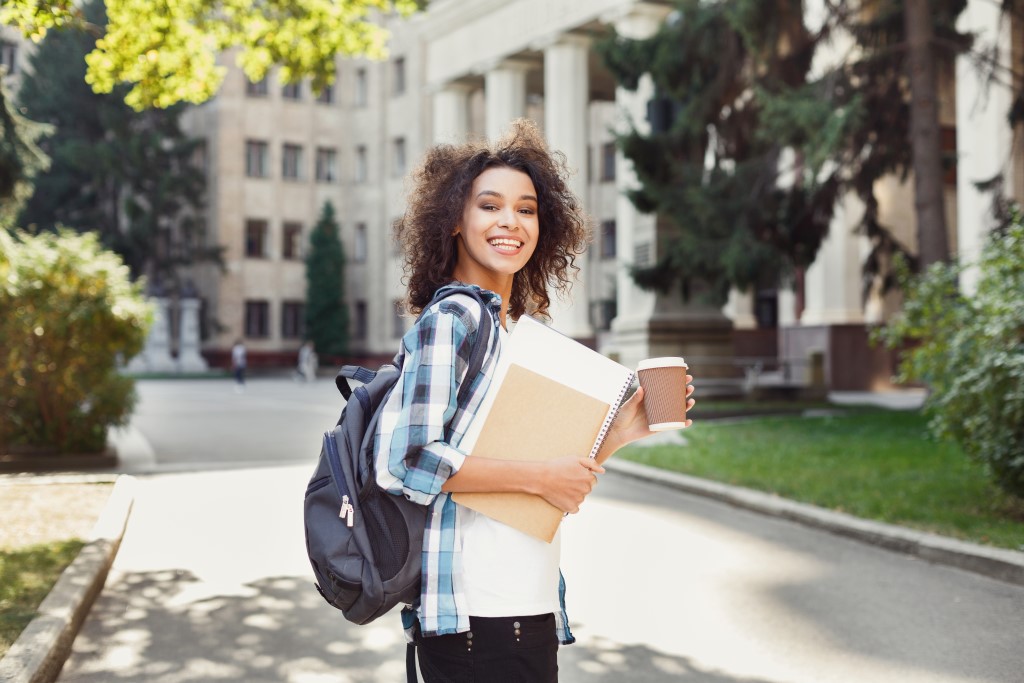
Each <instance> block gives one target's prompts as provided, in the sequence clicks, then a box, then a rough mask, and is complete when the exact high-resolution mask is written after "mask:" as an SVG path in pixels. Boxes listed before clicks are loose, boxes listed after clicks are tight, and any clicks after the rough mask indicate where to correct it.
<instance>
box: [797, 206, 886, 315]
mask: <svg viewBox="0 0 1024 683" xmlns="http://www.w3.org/2000/svg"><path fill="white" fill-rule="evenodd" d="M863 215H864V203H863V202H861V200H860V199H859V198H858V197H857V196H856V195H854V194H853V193H852V192H851V193H848V194H847V195H846V196H845V197H843V198H842V199H841V200H840V202H839V203H838V204H837V205H836V210H835V215H834V216H833V218H832V222H831V224H830V225H829V230H828V237H826V238H825V241H824V242H823V243H822V245H821V249H819V250H818V255H817V256H816V257H815V259H814V263H813V264H811V266H810V267H809V268H808V269H807V273H806V276H805V278H804V311H803V314H802V315H801V316H800V324H801V325H802V326H807V325H841V324H845V323H863V322H864V308H863V305H862V304H861V292H862V287H863V276H862V269H863V266H862V264H863V262H864V258H865V257H866V256H867V253H868V250H869V246H868V243H867V238H866V237H864V236H863V235H858V234H855V233H854V226H855V225H857V224H858V223H859V222H860V220H861V218H862V216H863Z"/></svg>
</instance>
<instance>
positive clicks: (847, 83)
mask: <svg viewBox="0 0 1024 683" xmlns="http://www.w3.org/2000/svg"><path fill="white" fill-rule="evenodd" d="M922 3H924V4H923V5H922ZM1013 4H1014V3H1013V2H1009V3H1007V7H1008V8H1009V9H1010V10H1011V11H1012V9H1013V8H1012V7H1010V6H1011V5H1013ZM965 5H966V2H965V0H930V2H929V1H928V0H912V2H910V3H909V4H906V5H905V4H904V2H903V0H881V1H879V2H876V3H871V4H870V5H864V4H861V3H851V2H842V1H840V2H833V3H825V6H824V7H825V10H826V12H825V19H824V21H823V23H821V25H820V26H819V25H814V26H811V25H809V24H808V16H809V15H808V13H807V11H806V8H805V6H804V3H803V2H801V1H800V0H778V1H777V2H761V1H760V0H714V1H710V2H709V1H706V0H677V2H676V12H675V14H674V16H673V18H672V19H671V20H670V21H668V22H666V24H665V25H664V26H663V27H662V28H661V30H660V31H659V32H658V33H657V34H656V35H655V36H653V37H652V38H650V39H647V40H640V41H631V40H625V39H622V38H621V37H618V36H611V37H610V38H608V39H607V40H605V41H603V42H601V43H600V44H599V46H598V49H599V51H600V52H601V54H602V56H603V57H604V59H605V61H606V63H607V64H608V66H609V68H610V69H611V71H612V72H613V73H614V74H615V75H616V77H617V78H618V80H619V81H620V83H621V84H622V85H624V86H625V87H627V88H632V89H635V88H636V87H637V85H638V83H639V79H640V78H641V76H642V75H643V74H645V73H649V74H650V76H651V79H652V80H653V82H654V84H655V88H656V93H657V99H656V100H655V101H654V102H652V107H651V114H652V117H651V118H652V122H653V125H652V129H653V130H652V132H651V133H650V134H649V135H643V134H640V133H638V132H637V131H636V130H635V129H634V130H633V131H631V132H629V133H627V134H625V135H623V136H621V137H620V139H619V143H620V145H621V147H622V149H623V152H624V154H625V155H626V157H628V158H629V159H630V160H631V161H632V162H633V163H634V165H635V167H636V169H637V174H638V177H639V180H640V184H641V187H640V188H639V189H638V190H637V191H636V192H633V193H632V195H631V198H632V200H633V202H634V204H635V205H636V206H637V207H638V208H639V209H640V210H641V211H645V212H657V213H658V214H659V216H661V217H663V218H664V219H665V220H667V221H670V222H671V224H672V225H673V226H674V228H675V231H674V233H673V238H672V239H671V241H670V243H669V244H668V245H667V249H666V250H665V253H664V255H663V256H662V257H661V258H660V260H659V262H658V263H656V264H654V266H652V267H649V268H643V269H636V270H635V272H634V274H635V277H636V280H637V282H638V283H639V284H641V285H643V286H648V287H656V288H661V289H666V288H668V287H669V286H672V285H673V284H675V283H680V282H681V283H682V284H683V287H684V291H688V290H689V288H688V284H689V283H690V282H691V281H693V280H702V281H704V282H707V283H709V285H710V288H711V293H712V295H713V298H714V299H716V300H717V301H724V298H725V296H726V294H727V292H728V289H729V286H731V285H737V286H739V287H741V288H745V287H748V286H750V285H754V284H758V283H759V280H761V281H766V282H765V283H766V284H767V283H774V282H777V281H778V279H779V278H780V277H785V276H786V275H787V274H788V273H790V272H792V271H794V270H796V269H800V268H803V267H806V266H807V265H809V264H810V263H812V262H813V260H814V258H815V255H816V253H817V250H818V248H819V247H820V245H821V242H822V240H823V238H824V236H825V235H826V234H827V230H828V226H829V223H830V220H831V217H832V214H833V209H834V207H835V204H836V202H837V201H838V200H839V199H840V198H841V197H842V196H844V195H845V194H846V193H847V192H853V193H855V194H856V195H857V196H859V197H860V199H861V200H862V201H863V202H864V205H865V207H866V211H865V213H864V215H863V218H862V220H861V222H860V225H859V229H860V230H861V231H863V232H864V233H865V234H866V235H867V236H868V237H869V238H870V240H871V242H872V245H873V252H872V254H871V256H870V257H869V259H868V260H867V262H866V264H865V268H866V270H867V271H868V272H869V273H873V274H877V273H882V274H884V275H888V274H889V270H888V267H887V264H888V263H889V262H890V260H891V257H892V255H893V254H894V253H900V252H902V253H904V254H905V255H906V256H909V250H908V249H907V248H906V246H905V245H902V244H900V243H899V242H898V241H897V240H896V239H895V238H894V237H893V234H892V231H891V230H890V229H889V228H888V227H887V226H884V225H882V223H881V222H880V220H879V206H878V201H877V199H876V198H875V194H874V189H875V184H876V181H878V180H879V179H880V178H883V177H885V176H887V175H890V174H894V175H896V176H902V177H906V176H907V175H908V174H909V173H910V172H911V171H914V173H915V179H916V182H917V186H918V187H917V189H918V198H919V200H920V205H919V207H918V208H919V212H918V216H919V221H918V224H919V229H920V230H921V231H922V232H921V234H920V237H919V240H918V241H919V243H920V244H921V245H922V247H923V248H924V249H923V251H922V254H921V256H922V259H923V260H924V261H926V262H931V261H934V260H936V259H944V258H947V257H948V253H947V251H948V249H947V247H945V246H943V245H944V244H945V223H944V219H943V217H942V203H941V202H938V201H936V200H935V194H936V193H935V188H936V187H938V192H939V195H938V196H940V197H941V189H942V173H943V170H944V168H943V167H942V163H944V161H946V160H942V159H941V157H940V154H939V149H938V133H939V130H938V126H937V120H936V116H937V114H936V111H935V107H934V102H935V83H934V73H931V74H929V73H922V72H928V69H927V68H925V67H932V68H933V67H934V62H935V61H936V60H937V59H945V60H952V59H954V58H955V57H956V56H957V55H959V54H962V53H963V52H964V51H967V50H970V49H971V48H972V45H971V36H967V35H963V34H961V33H959V32H958V31H957V30H956V28H955V21H956V18H957V17H958V16H959V14H960V13H961V12H962V11H963V9H964V7H965ZM922 7H924V9H926V10H930V14H929V15H928V17H929V20H928V22H927V23H928V26H926V27H925V29H926V30H925V31H924V32H923V34H918V33H916V32H915V33H914V34H913V35H911V36H908V34H907V32H906V30H905V26H906V22H907V21H908V20H909V19H910V18H911V15H913V16H914V17H916V16H917V14H914V12H917V13H920V12H921V10H922ZM929 32H930V34H931V35H929ZM841 36H845V37H846V38H847V39H848V40H849V41H850V43H851V44H850V45H849V46H848V48H842V49H835V43H834V41H836V40H838V39H839V38H840V37H841ZM908 39H909V40H908ZM825 49H831V50H833V52H832V61H831V62H829V61H828V60H822V61H821V63H820V64H815V69H814V70H813V71H812V69H811V66H812V62H813V60H814V59H815V57H822V56H824V55H822V54H820V53H821V51H822V50H825ZM837 56H838V57H837ZM912 112H914V116H912ZM912 119H913V120H914V121H915V123H914V124H913V131H914V135H913V137H912V136H911V129H912V125H911V121H912ZM911 141H913V144H908V143H910V142H911ZM790 151H792V152H794V153H795V154H794V155H793V157H792V161H787V163H786V164H780V160H783V159H787V160H788V159H789V158H790V157H788V156H787V155H786V154H787V153H788V152H790ZM783 175H785V176H788V178H789V180H787V181H786V182H780V178H781V177H782V176H783ZM940 233H941V234H940ZM912 262H913V259H912ZM915 267H916V263H915ZM889 283H891V277H890V278H889V279H888V280H887V284H889Z"/></svg>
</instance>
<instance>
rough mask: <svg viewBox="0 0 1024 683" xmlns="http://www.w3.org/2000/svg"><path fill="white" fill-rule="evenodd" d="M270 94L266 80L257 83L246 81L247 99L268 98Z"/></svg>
mask: <svg viewBox="0 0 1024 683" xmlns="http://www.w3.org/2000/svg"><path fill="white" fill-rule="evenodd" d="M269 92H270V91H269V89H268V88H267V79H266V78H264V79H262V80H259V81H255V82H253V81H250V80H249V79H245V94H246V96H247V97H266V96H267V95H268V94H269Z"/></svg>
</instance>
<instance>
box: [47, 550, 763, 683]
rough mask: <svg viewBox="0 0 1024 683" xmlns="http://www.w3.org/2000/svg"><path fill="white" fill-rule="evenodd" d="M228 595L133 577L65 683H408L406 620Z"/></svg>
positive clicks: (586, 666)
mask: <svg viewBox="0 0 1024 683" xmlns="http://www.w3.org/2000/svg"><path fill="white" fill-rule="evenodd" d="M218 588H219V587H218V586H216V585H208V584H204V583H203V582H201V581H199V580H198V579H197V578H196V577H195V576H193V575H192V574H190V573H188V572H184V571H180V570H178V571H175V570H164V571H155V572H145V573H134V574H126V575H122V576H121V577H120V578H119V579H118V580H117V581H116V582H115V583H114V585H112V586H108V588H107V590H106V592H105V594H104V597H105V600H103V601H101V602H99V603H98V604H97V605H96V607H95V608H94V611H93V614H92V615H91V617H90V620H89V623H88V626H87V628H86V629H85V630H83V631H82V632H81V633H80V634H79V636H78V639H77V641H76V643H75V652H74V654H73V656H72V658H71V660H69V662H68V664H67V665H66V666H65V669H64V672H63V674H62V675H61V677H60V680H61V681H64V682H69V681H70V682H74V683H94V682H95V683H99V682H101V681H102V682H110V681H152V682H154V683H160V682H164V683H169V682H171V681H173V682H174V683H188V682H198V681H218V680H223V681H245V682H246V683H264V682H266V683H270V682H275V683H279V682H281V681H294V682H297V683H317V682H321V681H322V682H324V683H326V682H327V681H331V682H332V683H371V682H372V683H385V682H387V683H393V682H395V681H403V680H405V678H404V676H405V668H404V667H405V659H404V658H405V642H404V639H403V635H402V632H401V629H400V628H399V626H398V618H397V615H390V614H389V615H387V616H385V617H384V618H383V619H381V620H380V622H379V623H374V624H369V625H366V626H354V625H352V624H349V623H348V622H346V621H345V620H344V619H343V618H342V617H341V615H340V614H337V613H335V612H334V611H333V610H331V609H330V608H327V607H326V606H325V605H324V604H323V602H322V600H321V598H320V597H319V595H317V593H316V591H315V590H313V588H312V586H310V585H309V584H308V580H307V579H304V578H296V577H275V578H268V579H264V580H260V581H257V582H255V583H252V584H249V585H247V586H245V589H246V590H247V591H249V593H248V594H245V595H239V594H237V592H238V591H237V590H236V591H235V593H236V594H233V595H224V594H217V593H218ZM195 653H202V655H201V656H197V655H196V654H195ZM212 653H215V654H212ZM559 661H560V667H561V676H560V678H561V680H562V681H563V683H574V682H582V681H587V682H590V683H612V682H613V681H614V682H621V681H627V680H628V681H631V682H633V681H636V682H639V683H644V682H648V683H653V682H662V681H669V680H672V681H676V680H682V681H690V682H692V683H770V682H769V681H767V680H763V679H753V678H737V677H734V676H729V675H725V674H719V673H714V672H711V671H705V670H702V669H701V668H700V667H698V666H697V665H695V664H694V663H693V662H692V661H690V660H689V659H687V658H685V657H679V656H673V655H668V654H663V653H659V652H657V651H655V650H652V649H650V648H648V647H644V646H642V645H621V644H618V643H613V642H610V641H606V640H603V639H596V640H591V641H589V642H588V643H587V644H577V645H573V646H571V647H567V648H563V649H562V650H561V651H560V654H559Z"/></svg>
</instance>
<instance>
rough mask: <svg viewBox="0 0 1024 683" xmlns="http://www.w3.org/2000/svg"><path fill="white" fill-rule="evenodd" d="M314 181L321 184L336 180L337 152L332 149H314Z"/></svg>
mask: <svg viewBox="0 0 1024 683" xmlns="http://www.w3.org/2000/svg"><path fill="white" fill-rule="evenodd" d="M316 179H317V182H321V183H331V182H334V181H335V180H337V179H338V152H337V151H336V150H335V149H334V148H333V147H317V148H316Z"/></svg>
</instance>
